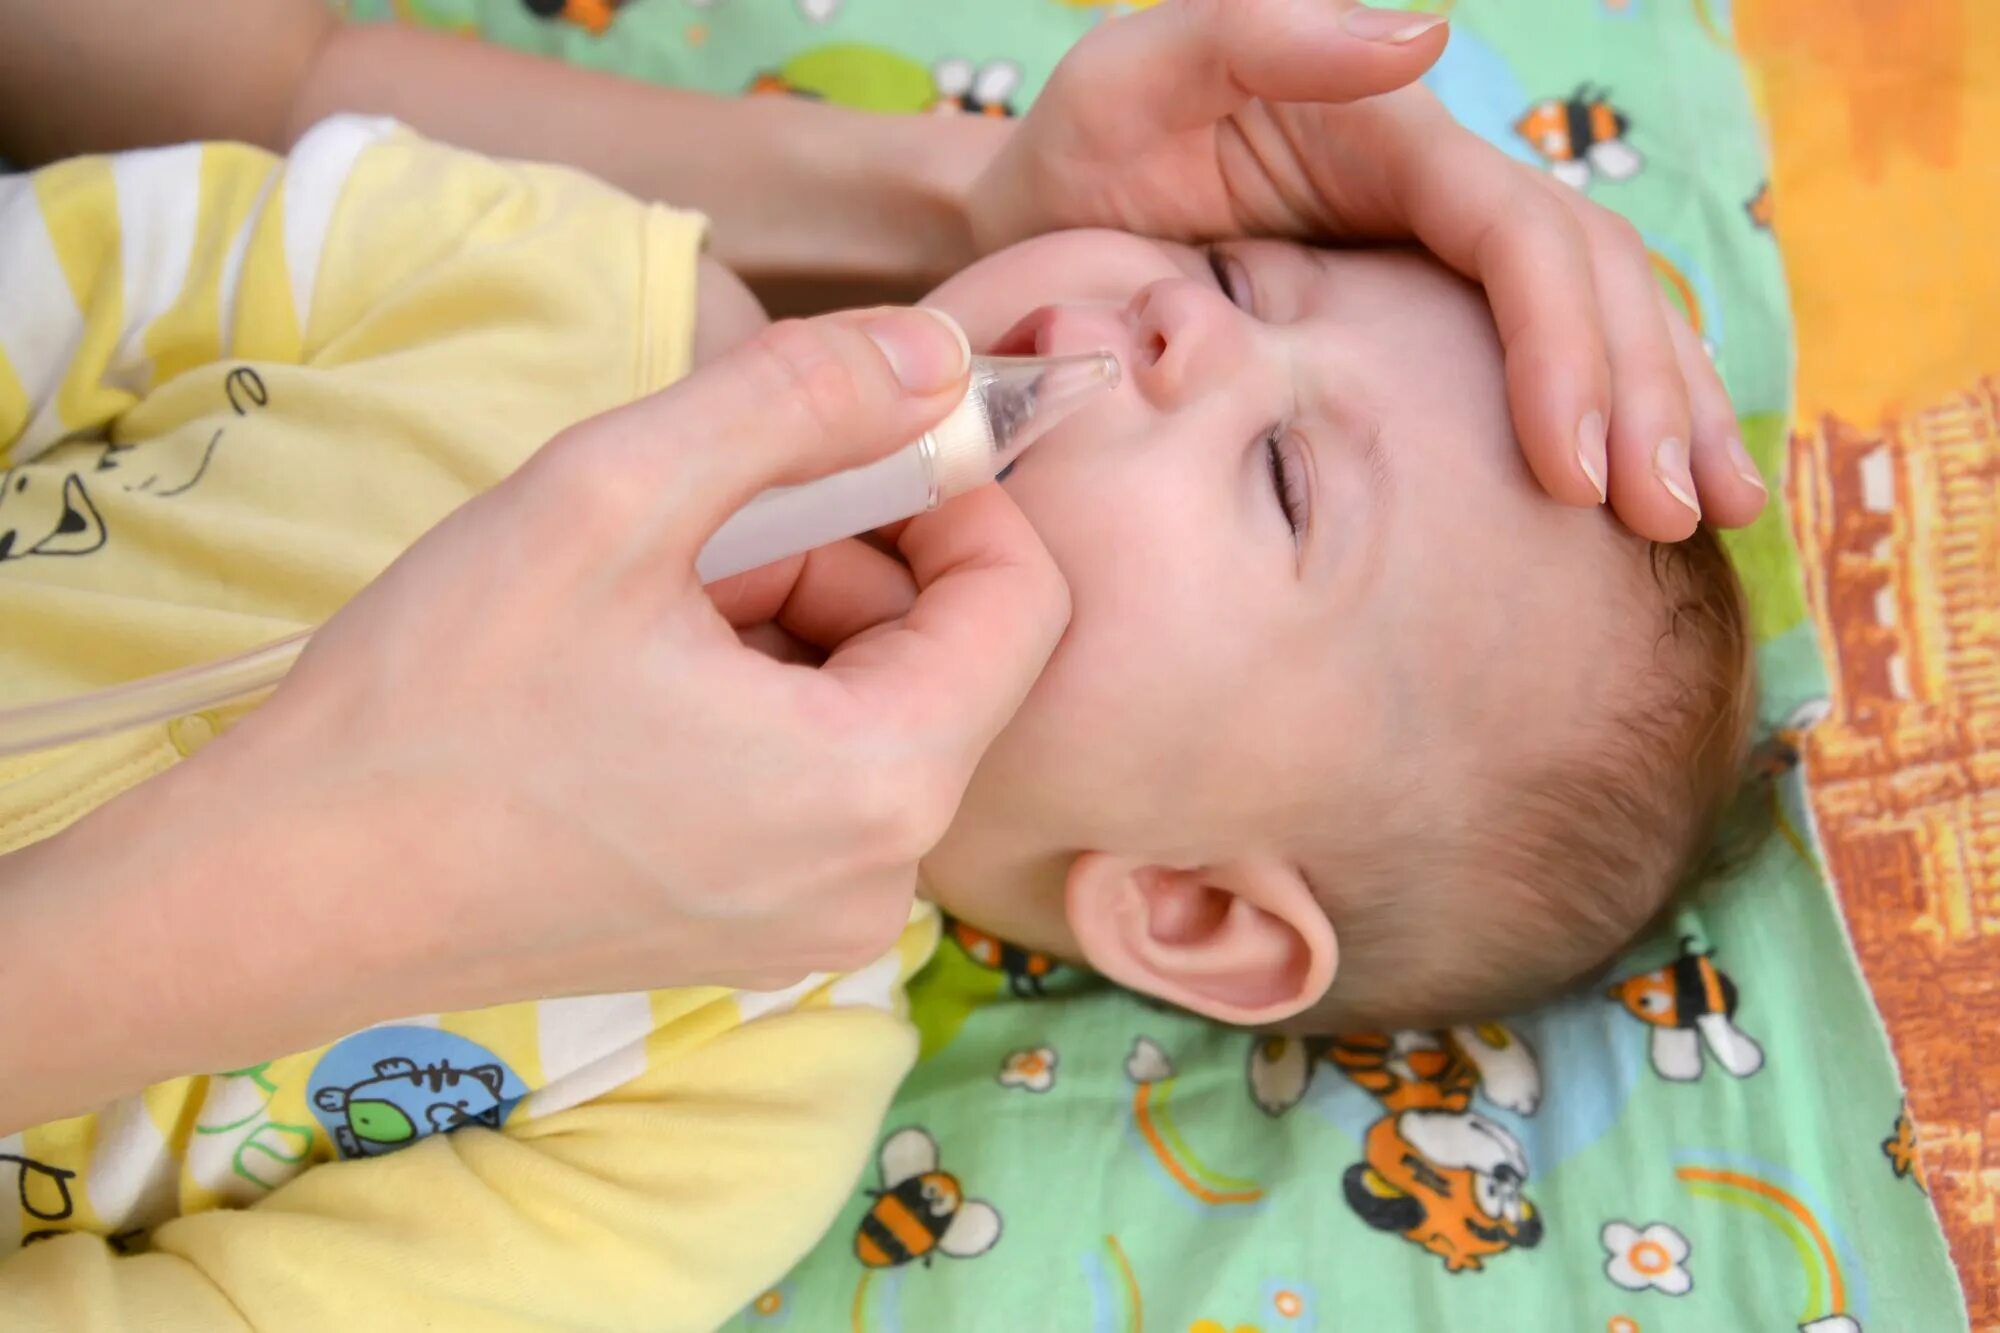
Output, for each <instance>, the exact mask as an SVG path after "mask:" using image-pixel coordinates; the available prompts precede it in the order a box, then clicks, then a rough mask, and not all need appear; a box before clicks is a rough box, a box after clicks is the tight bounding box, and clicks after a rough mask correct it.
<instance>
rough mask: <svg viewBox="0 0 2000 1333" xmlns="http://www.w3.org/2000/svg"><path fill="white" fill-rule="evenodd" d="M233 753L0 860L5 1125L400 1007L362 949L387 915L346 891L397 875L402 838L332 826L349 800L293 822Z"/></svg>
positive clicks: (154, 782) (385, 966) (381, 969)
mask: <svg viewBox="0 0 2000 1333" xmlns="http://www.w3.org/2000/svg"><path fill="white" fill-rule="evenodd" d="M227 748H228V746H227V744H226V743H222V744H219V745H218V746H216V747H212V751H210V752H204V753H203V754H202V755H201V756H198V757H197V758H196V759H195V760H192V761H189V762H186V763H183V764H181V765H179V766H178V767H176V768H175V769H172V770H170V771H168V772H166V773H163V774H161V775H159V776H157V777H154V778H151V779H149V780H148V781H146V782H143V783H141V784H140V785H139V786H137V787H135V788H133V789H132V790H131V791H129V792H127V793H125V794H124V795H123V796H120V797H118V798H117V799H115V800H113V801H111V802H109V803H107V804H105V805H104V806H101V807H100V808H98V809H97V810H95V811H93V812H92V813H91V814H89V815H87V816H85V817H84V818H83V819H82V820H80V821H78V822H77V823H75V824H73V825H71V826H70V827H69V828H68V829H66V830H65V831H63V832H62V833H59V834H57V835H56V836H54V837H52V838H49V839H46V840H44V841H42V842H39V843H36V844H34V845H32V846H29V847H26V848H24V849H22V850H19V851H16V852H13V853H11V854H9V855H7V856H4V857H0V939H5V940H6V941H7V960H6V963H5V964H4V966H0V1015H4V1016H5V1017H4V1020H0V1135H4V1134H6V1133H8V1132H10V1131H13V1130H17V1129H20V1128H21V1127H23V1126H25V1125H30V1124H37V1123H40V1122H42V1121H44V1120H48V1119H50V1118H53V1117H56V1116H62V1115H68V1114H73V1113H76V1112H78V1111H82V1110H86V1109H88V1108H90V1107H92V1106H95V1105H98V1104H100V1103H102V1102H104V1101H105V1100H107V1099H109V1098H113V1097H117V1096H120V1095H123V1094H126V1093H130V1092H133V1091H135V1090H137V1089H138V1088H140V1087H142V1086H144V1085H146V1084H148V1083H152V1082H155V1081H158V1080H160V1079H164V1078H171V1077H176V1076H179V1075H183V1074H190V1073H200V1072H205V1071H210V1070H220V1069H232V1068H240V1067H242V1066H244V1065H249V1064H253V1063H255V1062H257V1061H259V1060H262V1059H268V1058H270V1057H272V1056H275V1055H280V1054H284V1053H286V1052H288V1051H292V1050H299V1049H305V1048H309V1047H311V1046H312V1045H314V1044H316V1043H318V1042H321V1041H325V1040H328V1039H330V1038H332V1037H333V1036H336V1035H338V1034H339V1033H341V1032H343V1031H347V1030H351V1029H352V1028H355V1027H359V1026H364V1025H365V1024H367V1023H369V1022H372V1021H377V1020H379V1019H381V1018H384V1017H388V1016H389V1015H390V1013H391V1012H393V1011H394V1007H395V1005H396V1004H397V1003H398V1002H399V1001H400V998H401V997H400V995H397V994H395V993H394V987H393V986H390V985H385V984H383V982H384V981H385V979H387V980H389V981H393V979H394V977H395V975H396V969H395V968H394V966H393V965H392V964H391V963H390V961H389V960H387V959H384V958H381V957H378V956H374V955H375V954H376V953H379V950H380V947H381V946H380V945H378V946H377V948H376V949H375V950H371V949H370V948H369V947H368V935H369V933H371V930H372V931H379V928H380V925H381V923H380V922H379V921H377V922H373V923H366V928H357V927H363V926H364V923H340V904H341V903H342V901H343V889H345V888H348V887H350V886H351V885H352V883H353V882H354V878H355V877H356V876H360V875H376V874H382V873H396V872H395V871H394V870H393V866H394V850H395V849H393V848H390V847H383V846H379V845H376V844H375V842H374V841H373V840H371V839H358V838H353V837H349V836H345V835H343V834H341V833H340V830H341V829H352V828H354V827H355V824H354V822H352V821H350V820H348V819H345V818H341V817H340V816H339V812H326V817H325V818H324V819H313V820H306V819H301V818H296V817H293V816H291V815H288V814H287V813H285V806H284V803H283V802H281V801H278V800H273V799H271V797H272V795H273V793H271V792H270V791H268V790H260V789H259V788H260V787H261V786H268V785H269V784H268V783H260V782H259V779H258V775H257V774H256V772H255V771H254V762H253V763H252V764H251V766H250V767H246V766H245V764H244V763H243V762H242V761H243V760H246V759H248V758H249V756H232V755H228V754H224V753H221V751H223V750H226V749H227ZM211 753H213V758H211ZM329 922H333V923H335V924H333V925H332V926H331V927H329V924H328V923H329ZM413 1002H414V1001H413Z"/></svg>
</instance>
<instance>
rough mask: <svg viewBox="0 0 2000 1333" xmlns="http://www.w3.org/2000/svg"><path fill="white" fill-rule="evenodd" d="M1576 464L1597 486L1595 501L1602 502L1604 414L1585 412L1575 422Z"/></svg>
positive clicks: (1592, 483)
mask: <svg viewBox="0 0 2000 1333" xmlns="http://www.w3.org/2000/svg"><path fill="white" fill-rule="evenodd" d="M1576 465H1577V466H1578V467H1580V468H1582V469H1583V475H1584V476H1586V477H1588V478H1590V484H1591V485H1592V486H1595V487H1596V488H1597V502H1598V503H1599V504H1603V503H1604V494H1605V492H1604V414H1603V413H1602V412H1585V413H1584V414H1583V420H1582V421H1579V422H1577V423H1576Z"/></svg>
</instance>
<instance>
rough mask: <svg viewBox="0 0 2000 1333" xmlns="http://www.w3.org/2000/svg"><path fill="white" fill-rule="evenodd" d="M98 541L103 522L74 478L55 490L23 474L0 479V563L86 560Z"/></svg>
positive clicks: (101, 538)
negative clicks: (50, 557)
mask: <svg viewBox="0 0 2000 1333" xmlns="http://www.w3.org/2000/svg"><path fill="white" fill-rule="evenodd" d="M104 538H105V532H104V520H103V519H102V518H100V517H98V513H97V506H96V504H94V503H93V502H92V501H91V498H90V492H89V491H88V490H86V489H85V488H84V484H83V478H82V477H80V476H78V475H77V474H76V473H74V472H71V473H68V474H66V475H65V476H64V477H63V479H62V481H61V482H60V483H59V484H51V483H50V481H49V479H48V477H47V476H46V475H45V474H42V473H36V472H30V471H29V470H27V469H26V468H15V469H13V470H12V471H9V472H6V473H0V563H4V562H5V561H8V560H25V559H27V558H28V557H29V556H31V555H89V554H90V553H91V552H92V551H95V550H97V549H98V548H99V547H100V546H103V545H104Z"/></svg>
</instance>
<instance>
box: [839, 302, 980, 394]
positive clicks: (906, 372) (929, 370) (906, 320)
mask: <svg viewBox="0 0 2000 1333" xmlns="http://www.w3.org/2000/svg"><path fill="white" fill-rule="evenodd" d="M861 331H862V332H863V333H865V334H867V335H868V339H869V341H870V342H872V343H874V344H875V345H876V346H877V347H879V348H881V349H882V355H883V356H885V357H887V358H889V369H891V370H893V371H895V372H896V379H897V381H898V382H899V383H901V384H902V386H903V387H904V388H905V389H908V390H909V391H910V392H911V393H913V394H919V395H923V394H933V393H937V392H939V391H941V390H944V389H948V388H950V387H951V386H952V385H954V384H956V383H958V382H959V380H961V379H963V378H964V377H965V372H966V369H967V367H969V366H970V365H971V364H972V344H971V343H970V342H968V341H967V340H966V337H965V330H964V329H961V328H960V327H958V321H957V320H955V319H953V318H952V317H951V316H950V315H947V314H945V313H944V312H943V311H942V310H932V309H931V308H929V307H928V306H917V307H916V308H914V309H911V310H888V311H884V312H883V313H882V314H880V315H877V316H876V317H875V318H873V319H870V320H869V321H868V322H867V323H865V324H863V325H862V326H861Z"/></svg>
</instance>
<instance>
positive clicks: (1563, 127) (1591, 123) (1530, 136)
mask: <svg viewBox="0 0 2000 1333" xmlns="http://www.w3.org/2000/svg"><path fill="white" fill-rule="evenodd" d="M1609 96H1610V94H1609V93H1607V92H1605V91H1604V90H1602V89H1598V90H1596V91H1593V90H1592V89H1591V86H1590V85H1589V84H1587V83H1586V84H1581V85H1579V86H1578V87H1577V90H1576V91H1575V92H1573V93H1571V94H1570V95H1569V96H1568V97H1550V98H1545V99H1544V100H1542V101H1540V102H1537V103H1535V105H1533V106H1531V107H1529V108H1528V110H1527V111H1526V112H1524V113H1523V114H1522V116H1521V118H1520V119H1519V120H1517V121H1515V122H1514V133H1516V134H1518V135H1520V136H1521V137H1522V138H1523V139H1525V140H1527V141H1528V146H1529V147H1530V148H1532V149H1534V151H1535V154H1536V156H1538V157H1540V158H1541V159H1542V161H1543V162H1544V163H1546V164H1547V165H1548V168H1549V173H1550V174H1551V175H1553V176H1554V177H1555V178H1556V179H1557V180H1559V181H1561V182H1562V183H1563V184H1565V185H1567V186H1569V187H1571V188H1572V189H1577V190H1583V189H1588V188H1589V186H1590V183H1591V181H1593V180H1594V179H1596V178H1597V177H1599V176H1602V177H1603V178H1604V179H1605V180H1608V181H1622V180H1630V179H1631V178H1632V177H1633V176H1635V175H1637V174H1638V172H1639V168H1640V167H1641V166H1643V165H1645V159H1644V158H1642V157H1640V156H1639V153H1638V150H1636V149H1635V148H1633V147H1632V145H1630V144H1628V143H1626V142H1625V132H1626V131H1627V130H1628V129H1630V128H1631V122H1630V121H1629V120H1628V119H1627V118H1626V117H1625V114H1624V113H1623V112H1621V111H1619V110H1618V109H1617V108H1616V107H1614V106H1612V105H1611V103H1610V102H1609V101H1607V100H1606V99H1607V98H1608V97H1609Z"/></svg>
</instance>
